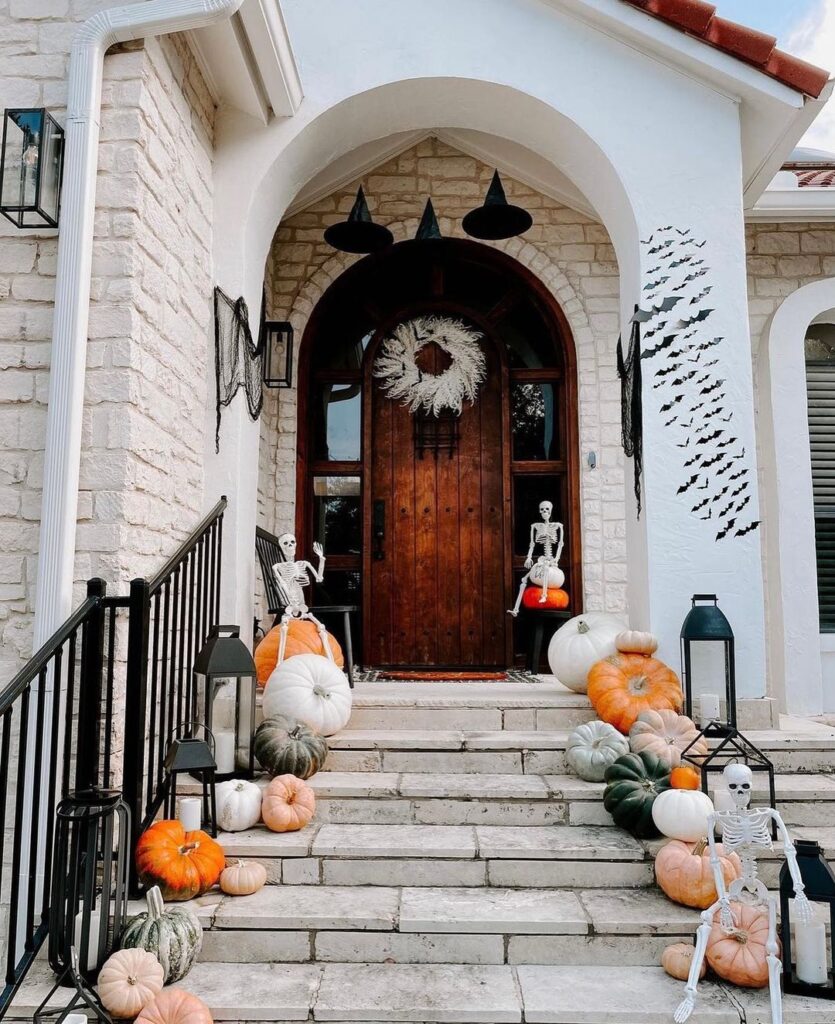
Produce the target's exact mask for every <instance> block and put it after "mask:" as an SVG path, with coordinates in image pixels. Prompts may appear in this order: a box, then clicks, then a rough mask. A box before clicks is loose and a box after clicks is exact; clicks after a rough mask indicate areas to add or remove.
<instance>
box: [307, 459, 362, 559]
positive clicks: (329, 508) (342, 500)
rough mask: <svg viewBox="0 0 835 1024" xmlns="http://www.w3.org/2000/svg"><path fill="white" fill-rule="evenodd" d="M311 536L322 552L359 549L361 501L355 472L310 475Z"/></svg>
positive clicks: (347, 552)
mask: <svg viewBox="0 0 835 1024" xmlns="http://www.w3.org/2000/svg"><path fill="white" fill-rule="evenodd" d="M313 536H314V538H315V539H316V540H318V541H320V542H321V543H322V545H323V546H324V548H325V554H326V555H358V554H359V553H360V549H361V543H362V503H361V501H360V478H359V477H358V476H317V477H314V478H313ZM325 571H326V572H327V568H326V570H325Z"/></svg>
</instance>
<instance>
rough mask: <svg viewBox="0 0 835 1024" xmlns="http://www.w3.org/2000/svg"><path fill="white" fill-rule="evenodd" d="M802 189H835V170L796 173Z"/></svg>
mask: <svg viewBox="0 0 835 1024" xmlns="http://www.w3.org/2000/svg"><path fill="white" fill-rule="evenodd" d="M794 173H795V174H796V175H797V182H798V184H799V185H800V187H801V188H835V170H817V171H795V172H794Z"/></svg>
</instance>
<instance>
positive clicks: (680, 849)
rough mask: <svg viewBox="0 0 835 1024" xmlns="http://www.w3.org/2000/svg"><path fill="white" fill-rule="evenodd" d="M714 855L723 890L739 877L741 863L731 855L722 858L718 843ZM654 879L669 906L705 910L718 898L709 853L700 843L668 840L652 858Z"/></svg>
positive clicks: (703, 842) (735, 856)
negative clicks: (719, 869) (669, 903)
mask: <svg viewBox="0 0 835 1024" xmlns="http://www.w3.org/2000/svg"><path fill="white" fill-rule="evenodd" d="M716 852H717V853H718V854H719V865H720V867H721V868H722V875H723V877H724V879H725V886H726V887H727V886H729V885H730V884H731V882H733V881H734V879H736V878H739V875H740V872H741V871H742V864H741V863H740V860H739V857H737V855H736V854H735V853H730V854H727V855H726V854H725V851H724V849H723V847H722V844H721V843H717V844H716ZM655 877H656V879H657V881H658V884H659V885H660V886H661V888H662V889H663V891H664V893H665V895H666V896H667V897H668V898H669V899H671V900H672V901H673V903H681V904H682V906H685V907H696V908H698V909H699V910H707V908H708V907H709V906H711V905H712V904H714V903H715V902H716V900H717V899H718V894H717V892H716V883H715V881H714V878H713V868H712V867H711V866H710V851H709V850H708V848H707V843H706V842H705V841H704V840H700V841H699V842H698V843H683V842H681V840H679V839H671V840H670V842H669V843H665V844H664V846H662V847H661V849H660V850H659V851H658V853H657V854H656V856H655Z"/></svg>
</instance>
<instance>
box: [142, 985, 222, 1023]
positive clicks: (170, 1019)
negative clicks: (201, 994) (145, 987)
mask: <svg viewBox="0 0 835 1024" xmlns="http://www.w3.org/2000/svg"><path fill="white" fill-rule="evenodd" d="M213 1020H214V1018H213V1017H212V1014H211V1012H210V1010H209V1007H208V1006H206V1004H205V1003H204V1002H203V1000H202V999H198V998H197V996H193V995H192V994H191V992H186V991H185V989H182V988H166V989H163V990H162V992H160V994H159V995H158V996H157V997H156V999H155V1000H154V1001H153V1002H152V1003H149V1004H148V1005H147V1006H146V1007H145V1009H144V1010H143V1011H142V1012H141V1013H140V1014H139V1016H138V1017H137V1018H136V1020H135V1022H134V1024H212V1022H213Z"/></svg>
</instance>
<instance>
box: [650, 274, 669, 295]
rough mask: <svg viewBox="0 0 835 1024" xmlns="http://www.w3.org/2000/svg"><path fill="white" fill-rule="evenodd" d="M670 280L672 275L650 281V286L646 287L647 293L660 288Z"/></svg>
mask: <svg viewBox="0 0 835 1024" xmlns="http://www.w3.org/2000/svg"><path fill="white" fill-rule="evenodd" d="M669 280H670V275H669V274H666V275H665V276H663V277H659V278H656V280H655V281H650V282H649V284H645V285H644V291H645V292H651V291H652V290H653V289H654V288H660V287H661V285H662V284H664V283H665V282H666V281H669Z"/></svg>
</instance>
